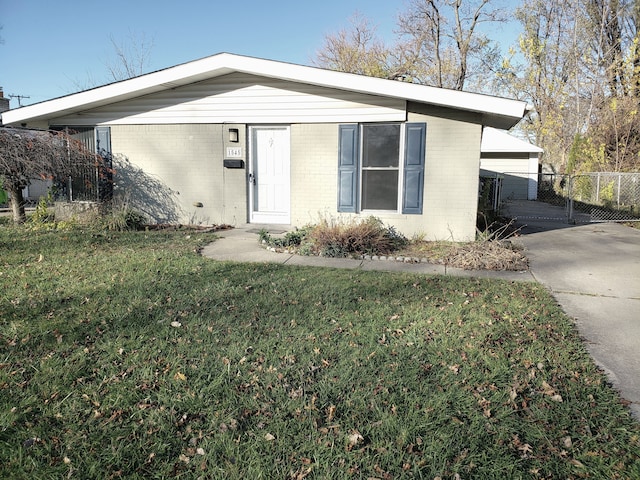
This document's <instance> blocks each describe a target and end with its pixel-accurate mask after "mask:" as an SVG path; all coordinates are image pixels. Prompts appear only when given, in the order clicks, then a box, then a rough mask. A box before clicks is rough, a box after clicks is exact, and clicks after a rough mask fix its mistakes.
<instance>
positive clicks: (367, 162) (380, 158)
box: [362, 124, 400, 168]
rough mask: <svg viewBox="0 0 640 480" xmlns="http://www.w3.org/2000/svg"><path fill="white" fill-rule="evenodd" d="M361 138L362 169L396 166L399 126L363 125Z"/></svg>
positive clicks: (398, 156) (398, 150)
mask: <svg viewBox="0 0 640 480" xmlns="http://www.w3.org/2000/svg"><path fill="white" fill-rule="evenodd" d="M362 138H363V145H362V166H363V167H365V168H366V167H397V166H398V159H399V158H400V125H394V124H386V125H365V126H364V127H363V136H362Z"/></svg>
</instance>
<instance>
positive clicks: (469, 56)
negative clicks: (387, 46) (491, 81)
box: [398, 0, 506, 90]
mask: <svg viewBox="0 0 640 480" xmlns="http://www.w3.org/2000/svg"><path fill="white" fill-rule="evenodd" d="M494 3H495V2H492V1H491V0H411V1H410V2H409V4H408V7H407V9H406V10H405V11H404V12H402V13H401V14H400V16H399V18H398V34H399V48H400V50H401V51H402V52H403V57H404V58H405V65H406V66H407V69H408V70H410V76H411V77H412V78H413V79H414V80H416V81H418V82H419V83H424V84H428V85H435V86H437V87H445V88H453V89H456V90H465V88H466V87H467V83H468V82H469V80H472V83H473V85H472V87H473V88H474V89H475V90H482V85H483V84H485V83H487V78H488V77H489V76H491V75H492V72H493V71H495V68H493V65H495V64H496V62H497V61H498V48H497V45H496V43H495V42H494V41H492V40H491V39H490V38H489V37H488V36H487V35H486V34H485V33H483V31H482V27H483V24H487V23H491V24H494V28H497V26H498V25H499V24H501V23H504V22H505V21H506V14H505V12H504V11H503V10H502V9H499V8H494V7H493V4H494Z"/></svg>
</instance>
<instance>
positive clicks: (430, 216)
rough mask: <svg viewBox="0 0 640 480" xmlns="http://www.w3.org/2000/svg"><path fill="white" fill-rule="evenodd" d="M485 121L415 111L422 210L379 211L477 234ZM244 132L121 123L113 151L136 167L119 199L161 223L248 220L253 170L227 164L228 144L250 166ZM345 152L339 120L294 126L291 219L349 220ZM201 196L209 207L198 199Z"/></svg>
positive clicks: (441, 234) (403, 223) (445, 231)
mask: <svg viewBox="0 0 640 480" xmlns="http://www.w3.org/2000/svg"><path fill="white" fill-rule="evenodd" d="M476 117H477V116H475V115H472V114H461V113H459V112H451V111H446V110H444V109H427V108H426V107H423V110H422V111H420V112H413V113H410V114H409V118H408V120H409V121H411V122H426V123H427V141H426V164H425V192H424V208H423V214H422V215H402V214H379V215H377V216H378V217H380V218H381V219H382V220H383V221H384V222H385V223H387V224H391V225H394V226H395V227H396V228H397V229H398V230H399V231H400V232H402V233H404V234H405V235H407V236H412V235H415V234H420V235H424V237H425V238H426V239H430V240H454V241H468V240H473V239H474V238H475V224H476V212H477V201H478V169H479V164H480V142H481V126H480V124H479V123H478V122H479V119H478V118H476ZM229 128H238V130H239V132H240V142H238V143H237V144H230V143H229V141H228V129H229ZM245 135H246V127H245V125H229V124H225V125H220V124H215V125H210V124H191V125H130V126H112V129H111V137H112V148H113V153H114V154H115V155H116V156H118V155H120V156H125V157H126V158H127V159H128V161H129V162H130V164H131V166H132V168H129V172H128V173H129V176H127V172H125V171H121V172H120V173H118V172H116V181H117V182H120V184H121V185H120V187H122V188H120V195H122V194H125V196H128V197H129V198H130V199H131V201H132V202H133V203H134V206H136V207H137V208H139V209H141V210H142V211H144V212H145V213H147V214H149V216H151V217H152V218H153V220H155V221H174V222H180V223H202V224H216V223H228V224H232V225H237V224H242V223H245V222H246V221H247V181H246V173H247V170H246V168H245V169H225V168H223V162H222V161H223V159H224V156H225V152H226V147H227V146H241V147H242V149H243V159H244V160H245V162H248V160H249V158H248V154H247V152H246V148H247V142H246V138H245ZM337 158H338V125H337V124H293V125H291V223H292V225H294V226H303V225H306V224H309V223H315V222H317V221H318V219H319V218H321V217H327V218H337V217H339V216H340V215H339V214H338V213H337V196H338V192H337V168H338V165H337ZM116 167H117V165H116ZM117 168H118V167H117ZM140 169H141V170H143V171H144V175H140V174H139V170H140ZM136 172H137V173H136ZM123 180H127V181H123ZM198 202H200V203H202V205H203V206H202V207H197V206H195V205H194V204H197V203H198ZM345 216H346V217H348V216H349V215H345ZM362 216H365V215H362Z"/></svg>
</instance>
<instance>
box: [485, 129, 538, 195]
mask: <svg viewBox="0 0 640 480" xmlns="http://www.w3.org/2000/svg"><path fill="white" fill-rule="evenodd" d="M480 150H481V156H480V169H481V171H482V174H483V175H495V174H501V175H502V199H514V200H536V199H537V198H538V168H539V164H540V157H541V155H542V152H543V150H542V149H541V148H539V147H536V146H535V145H532V144H530V143H529V142H525V141H524V140H520V139H519V138H516V137H514V136H513V135H510V134H509V133H507V132H506V131H504V130H498V129H495V128H491V127H485V128H484V130H483V133H482V145H481V147H480Z"/></svg>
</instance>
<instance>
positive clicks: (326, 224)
mask: <svg viewBox="0 0 640 480" xmlns="http://www.w3.org/2000/svg"><path fill="white" fill-rule="evenodd" d="M309 237H310V241H311V244H312V245H313V250H314V252H315V253H317V254H319V255H323V256H326V257H347V256H349V255H362V254H370V255H386V254H389V253H391V252H393V251H394V250H397V249H399V248H402V247H403V246H405V245H406V244H407V243H408V240H407V238H406V237H405V236H404V235H402V234H401V233H399V232H398V231H397V230H396V229H395V228H394V227H385V226H384V224H383V223H382V221H381V220H380V219H379V218H376V217H373V216H371V217H367V218H366V219H364V220H350V221H346V222H345V221H336V220H327V219H323V220H321V221H320V223H319V224H318V225H316V226H315V227H314V228H313V229H312V230H311V232H310V233H309Z"/></svg>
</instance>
